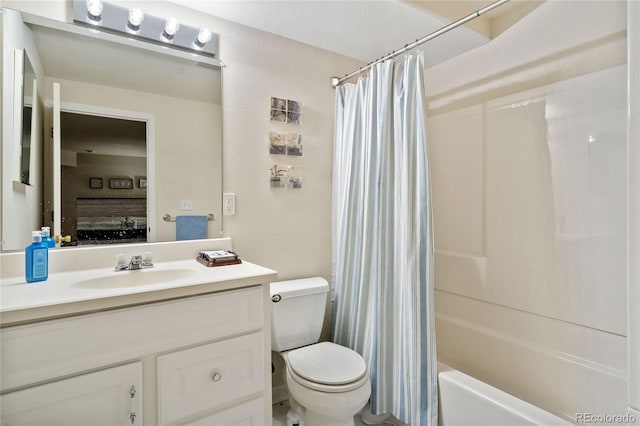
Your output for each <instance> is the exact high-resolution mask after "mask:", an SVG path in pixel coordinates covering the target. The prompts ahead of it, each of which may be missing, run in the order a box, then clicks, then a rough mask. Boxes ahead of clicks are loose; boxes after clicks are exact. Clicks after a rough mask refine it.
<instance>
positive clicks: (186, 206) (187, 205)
mask: <svg viewBox="0 0 640 426" xmlns="http://www.w3.org/2000/svg"><path fill="white" fill-rule="evenodd" d="M180 210H193V202H192V201H191V200H182V201H180Z"/></svg>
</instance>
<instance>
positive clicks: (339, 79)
mask: <svg viewBox="0 0 640 426" xmlns="http://www.w3.org/2000/svg"><path fill="white" fill-rule="evenodd" d="M508 1H509V0H498V1H496V2H494V3H491V4H490V5H488V6H485V7H483V8H482V9H478V10H476V11H475V12H473V13H470V14H469V15H467V16H465V17H464V18H461V19H458V20H457V21H455V22H452V23H450V24H449V25H446V26H444V27H442V28H440V29H439V30H436V31H434V32H432V33H431V34H429V35H427V36H424V37H422V38H421V39H418V40H416V41H414V42H413V43H409V44H406V45H405V46H404V47H403V48H401V49H398V50H396V51H393V52H391V53H389V54H388V55H386V56H383V57H382V58H380V59H378V60H375V61H373V62H370V63H368V64H367V65H365V66H363V67H360V68H358V69H357V70H355V71H354V72H352V73H349V74H347V75H345V76H344V77H332V78H331V85H332V86H333V87H334V88H336V87H337V86H339V85H341V84H342V83H344V82H345V81H347V80H349V79H350V78H351V77H353V76H356V75H358V74H360V73H361V72H362V71H364V70H366V69H367V68H369V67H371V66H373V65H375V64H379V63H380V62H384V61H386V60H387V59H391V58H395V57H396V56H398V55H399V54H401V53H405V52H408V51H409V50H411V49H413V48H414V47H417V46H420V45H421V44H422V43H425V42H427V41H429V40H433V39H434V38H436V37H439V36H441V35H442V34H444V33H447V32H449V31H451V30H452V29H454V28H457V27H459V26H460V25H464V24H466V23H467V22H469V21H471V20H473V19H476V18H477V17H479V16H480V15H483V14H485V13H487V12H489V11H491V10H493V9H495V8H496V7H498V6H502V5H503V4H505V3H507V2H508Z"/></svg>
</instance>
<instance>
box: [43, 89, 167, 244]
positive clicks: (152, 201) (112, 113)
mask: <svg viewBox="0 0 640 426" xmlns="http://www.w3.org/2000/svg"><path fill="white" fill-rule="evenodd" d="M49 106H50V107H51V109H52V110H53V109H55V108H53V107H54V105H52V104H50V103H49ZM60 112H61V113H62V112H65V113H72V114H83V115H95V116H101V117H108V118H116V119H122V120H132V121H142V122H144V123H145V125H146V136H147V143H146V145H147V242H155V241H156V228H157V226H156V217H157V214H156V167H155V161H156V158H155V157H156V138H155V128H156V125H155V116H154V115H153V114H149V113H144V112H139V111H129V110H125V109H119V108H109V107H103V106H100V105H89V104H81V103H75V102H64V101H60ZM56 122H57V123H58V124H57V126H59V125H60V124H59V123H60V120H59V119H56V118H55V117H53V118H52V121H51V124H52V126H53V125H55V123H56ZM53 133H55V131H53V132H52V135H51V143H50V144H45V145H46V147H45V164H44V166H45V167H44V169H45V170H44V176H45V181H46V179H47V177H49V176H54V179H52V182H51V184H45V188H44V192H45V194H44V198H45V203H44V206H43V209H44V223H45V225H48V226H52V231H53V233H54V234H58V233H59V231H60V228H58V229H57V230H56V229H55V227H54V220H53V217H52V214H51V211H52V209H53V210H54V211H55V210H58V211H59V212H60V214H61V213H62V209H61V206H59V207H56V206H54V205H52V202H53V198H54V188H56V187H58V188H60V184H61V183H60V173H59V172H58V173H56V174H54V170H53V156H54V151H56V150H58V151H59V150H60V147H59V146H58V147H57V148H56V147H55V146H54V141H53V139H54V138H53ZM55 175H57V182H56V176H55Z"/></svg>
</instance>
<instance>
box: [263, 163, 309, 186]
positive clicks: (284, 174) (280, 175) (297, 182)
mask: <svg viewBox="0 0 640 426" xmlns="http://www.w3.org/2000/svg"><path fill="white" fill-rule="evenodd" d="M302 177H303V173H302V166H292V165H289V164H274V165H273V166H271V177H270V184H271V187H272V188H287V189H300V188H302Z"/></svg>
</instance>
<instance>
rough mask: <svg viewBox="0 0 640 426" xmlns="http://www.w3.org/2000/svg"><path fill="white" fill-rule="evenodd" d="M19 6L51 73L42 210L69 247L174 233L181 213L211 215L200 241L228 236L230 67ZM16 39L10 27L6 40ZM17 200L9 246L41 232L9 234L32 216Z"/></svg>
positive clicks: (5, 223) (10, 209) (10, 216)
mask: <svg viewBox="0 0 640 426" xmlns="http://www.w3.org/2000/svg"><path fill="white" fill-rule="evenodd" d="M5 12H6V10H5ZM12 13H14V14H17V15H19V16H20V18H21V20H22V22H23V23H22V25H23V27H24V28H25V32H26V33H27V37H28V38H31V39H32V41H33V45H34V46H35V50H36V54H37V56H38V59H37V61H38V63H39V64H41V69H42V73H43V75H42V76H36V77H37V78H38V79H39V80H40V82H41V85H40V86H39V87H41V89H40V90H41V91H42V99H43V103H44V117H43V119H42V126H43V132H42V134H43V146H42V148H41V149H42V154H41V157H42V160H41V162H40V164H36V165H35V167H40V168H42V171H41V173H42V174H41V176H42V177H43V179H42V181H43V182H42V196H41V200H40V202H39V203H38V206H37V207H32V208H37V210H38V212H37V215H38V216H39V217H41V218H42V220H41V222H42V225H43V226H51V227H52V228H53V227H54V226H56V223H55V219H56V218H57V219H58V220H59V221H60V222H59V224H58V225H57V227H58V229H60V230H61V233H62V235H70V236H71V240H72V242H71V244H70V245H74V246H76V245H77V246H84V245H87V246H88V245H95V244H113V243H126V242H141V241H150V242H153V241H171V240H175V239H176V235H177V230H176V222H175V218H176V217H178V216H198V217H199V218H201V217H206V218H207V221H206V229H205V231H204V234H203V235H200V234H201V233H202V230H200V231H199V234H198V236H197V237H196V238H200V237H202V236H204V237H207V238H216V237H219V236H220V235H221V230H222V223H221V219H222V215H221V187H222V182H221V180H222V171H221V168H222V103H221V68H220V65H221V63H220V62H219V61H216V60H212V59H210V58H201V57H198V56H194V55H191V54H186V53H184V52H173V50H172V49H166V48H159V47H158V46H156V45H148V44H146V43H144V42H139V41H132V40H127V39H125V38H124V37H120V36H117V35H113V34H103V33H95V32H92V31H90V30H89V29H86V28H83V27H80V26H77V25H73V24H67V23H63V22H59V21H51V20H48V19H45V18H42V17H39V16H33V15H29V14H25V13H17V12H14V11H12ZM3 15H5V16H4V18H3V19H6V18H7V16H6V15H7V13H3ZM8 37H9V38H10V37H11V34H8V31H7V25H3V47H6V46H7V43H6V42H7V38H8ZM9 44H10V45H12V44H11V43H9ZM3 54H4V55H6V54H7V49H3ZM30 56H33V55H31V54H30ZM56 138H59V140H58V141H57V140H56ZM3 139H4V138H3ZM5 143H8V141H6V140H3V144H5ZM58 143H59V145H58V146H59V148H54V147H55V146H56V144H58ZM32 149H33V148H32ZM57 149H59V150H60V152H59V153H56V150H57ZM3 152H6V151H4V150H3ZM56 158H59V159H60V160H59V161H60V164H57V163H55V159H56ZM36 175H37V174H36ZM2 179H3V192H5V191H7V188H9V190H10V191H14V190H15V188H11V187H9V186H6V185H4V181H5V180H6V179H11V176H10V175H9V172H8V171H7V170H3V176H2ZM54 182H56V184H54ZM57 182H59V184H58V183H57ZM9 195H11V194H9ZM56 197H58V198H59V199H60V203H61V214H59V215H57V212H56V211H55V208H54V206H55V205H56V203H55V200H56ZM7 199H8V198H7V197H5V195H3V205H2V213H3V215H2V218H3V219H2V233H3V235H2V237H3V238H2V240H3V247H2V248H3V250H4V251H6V250H21V249H23V248H24V246H25V241H27V242H28V240H29V238H30V232H28V234H27V235H25V236H24V239H21V238H8V235H9V234H10V232H8V229H9V228H10V227H11V221H12V220H13V221H15V220H19V217H20V214H21V213H20V211H19V210H18V211H16V209H15V206H14V205H13V204H15V203H10V202H7ZM9 200H10V198H9ZM188 205H190V206H191V209H190V210H184V209H183V207H184V206H188ZM166 215H169V216H171V218H173V219H174V220H171V221H167V220H165V219H163V216H166ZM14 223H15V222H14Z"/></svg>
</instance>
